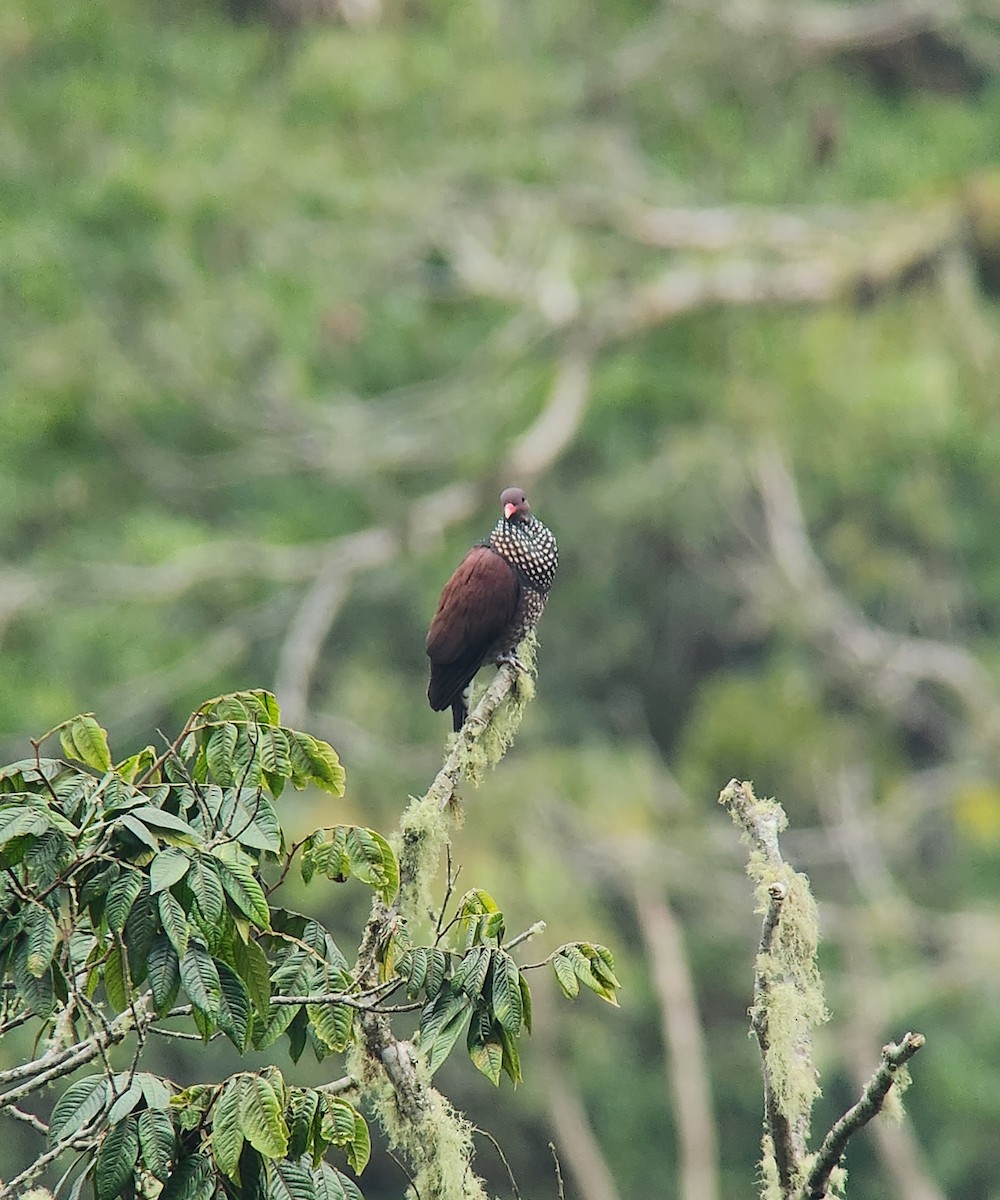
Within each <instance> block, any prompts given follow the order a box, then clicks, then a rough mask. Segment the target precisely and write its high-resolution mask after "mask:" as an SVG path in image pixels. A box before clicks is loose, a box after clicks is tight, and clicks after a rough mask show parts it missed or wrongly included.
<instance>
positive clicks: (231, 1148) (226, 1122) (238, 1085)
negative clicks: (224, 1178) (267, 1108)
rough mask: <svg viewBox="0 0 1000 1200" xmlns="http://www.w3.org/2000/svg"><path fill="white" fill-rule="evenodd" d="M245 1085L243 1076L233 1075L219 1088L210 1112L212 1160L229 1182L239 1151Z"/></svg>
mask: <svg viewBox="0 0 1000 1200" xmlns="http://www.w3.org/2000/svg"><path fill="white" fill-rule="evenodd" d="M246 1085H247V1077H246V1076H245V1075H234V1076H233V1077H232V1078H231V1079H229V1080H228V1082H227V1083H226V1086H225V1087H224V1088H223V1089H222V1095H221V1096H220V1097H219V1099H218V1100H217V1101H216V1104H215V1108H214V1109H213V1110H212V1157H213V1158H214V1159H215V1165H216V1166H217V1167H218V1168H219V1170H220V1171H221V1172H222V1173H223V1175H228V1176H229V1178H230V1179H233V1178H235V1175H236V1168H237V1166H238V1165H239V1161H240V1154H241V1153H242V1150H243V1130H242V1128H241V1126H240V1110H241V1107H242V1104H243V1092H244V1090H245V1088H246Z"/></svg>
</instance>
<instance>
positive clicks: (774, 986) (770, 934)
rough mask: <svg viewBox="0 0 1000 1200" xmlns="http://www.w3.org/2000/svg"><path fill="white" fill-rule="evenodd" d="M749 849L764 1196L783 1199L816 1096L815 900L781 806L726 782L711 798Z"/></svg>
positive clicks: (802, 1151)
mask: <svg viewBox="0 0 1000 1200" xmlns="http://www.w3.org/2000/svg"><path fill="white" fill-rule="evenodd" d="M719 803H720V804H723V805H725V807H726V808H727V809H728V811H729V814H730V816H731V817H732V818H733V821H734V822H735V823H736V824H737V825H738V826H739V827H740V828H741V829H742V832H743V840H744V841H745V842H746V843H747V844H748V845H749V847H750V855H749V861H748V863H747V873H748V874H749V875H750V876H751V878H752V879H753V880H754V882H755V883H756V885H757V886H756V899H757V911H758V912H760V913H762V914H763V918H764V920H763V927H762V931H761V941H760V947H759V950H758V953H757V960H756V966H755V971H754V994H753V1005H752V1007H751V1010H750V1015H751V1026H752V1028H753V1031H754V1034H755V1036H756V1038H757V1042H758V1045H759V1046H760V1053H761V1065H762V1071H763V1076H764V1103H765V1132H764V1138H763V1161H762V1168H763V1175H764V1180H765V1195H766V1196H767V1198H768V1200H771V1198H772V1197H779V1196H780V1197H789V1196H792V1195H794V1194H795V1191H796V1189H797V1188H798V1187H799V1185H800V1183H801V1179H802V1172H803V1169H804V1163H805V1160H806V1154H807V1142H808V1137H809V1120H810V1114H811V1111H812V1105H813V1101H814V1100H815V1099H816V1097H817V1096H818V1094H819V1087H818V1084H817V1079H816V1069H815V1067H814V1065H813V1058H812V1029H813V1027H814V1026H815V1025H818V1024H820V1023H821V1022H823V1021H825V1020H826V1019H827V1011H826V1004H825V1002H824V999H823V986H822V981H821V980H820V976H819V970H818V968H817V966H816V949H817V940H818V922H817V915H816V905H815V902H814V900H813V897H812V893H811V892H810V890H809V883H808V880H807V879H806V877H805V876H804V875H801V874H799V873H798V872H797V871H795V870H793V869H792V868H791V867H790V866H789V865H788V864H787V863H786V862H785V861H784V859H783V858H782V856H781V849H780V846H779V845H778V834H779V833H780V831H781V830H782V829H784V827H785V825H786V823H787V821H786V818H785V813H784V810H783V809H782V808H781V805H780V804H778V803H776V802H775V801H774V800H762V799H758V797H757V796H755V795H754V791H753V786H752V785H751V784H750V783H741V782H739V781H737V780H735V779H734V780H731V781H730V783H729V784H728V785H727V786H726V787H725V788H724V789H723V791H722V794H721V795H720V796H719Z"/></svg>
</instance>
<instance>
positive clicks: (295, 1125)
mask: <svg viewBox="0 0 1000 1200" xmlns="http://www.w3.org/2000/svg"><path fill="white" fill-rule="evenodd" d="M289 1109H290V1111H291V1124H290V1125H289V1130H288V1157H289V1158H301V1157H302V1155H303V1154H305V1153H307V1151H308V1150H309V1148H310V1144H311V1142H312V1130H313V1121H314V1120H315V1118H316V1114H317V1112H318V1111H319V1094H318V1093H317V1092H315V1091H313V1089H312V1088H295V1089H293V1091H292V1094H291V1099H290V1101H289Z"/></svg>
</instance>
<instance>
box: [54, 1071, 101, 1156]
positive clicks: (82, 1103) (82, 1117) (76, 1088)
mask: <svg viewBox="0 0 1000 1200" xmlns="http://www.w3.org/2000/svg"><path fill="white" fill-rule="evenodd" d="M107 1101H108V1084H107V1080H106V1079H105V1078H104V1076H103V1075H88V1076H87V1077H86V1078H85V1079H78V1080H77V1081H76V1082H75V1083H71V1084H70V1085H69V1087H68V1088H67V1089H66V1090H65V1091H64V1092H63V1094H62V1095H61V1096H60V1097H59V1099H58V1100H57V1101H56V1103H55V1106H54V1108H53V1109H52V1115H51V1116H50V1117H49V1132H48V1144H49V1146H50V1148H51V1147H52V1146H55V1145H57V1144H58V1143H59V1142H61V1141H64V1140H65V1139H66V1138H67V1137H69V1136H71V1135H72V1134H74V1133H76V1132H77V1131H78V1130H81V1129H83V1128H84V1126H85V1125H87V1124H89V1123H90V1122H91V1121H92V1120H93V1119H94V1117H96V1116H97V1115H98V1113H100V1112H101V1111H102V1109H103V1108H104V1107H105V1105H106V1103H107Z"/></svg>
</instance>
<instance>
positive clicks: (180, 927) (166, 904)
mask: <svg viewBox="0 0 1000 1200" xmlns="http://www.w3.org/2000/svg"><path fill="white" fill-rule="evenodd" d="M157 908H158V909H159V913H160V924H161V925H162V926H163V932H164V933H165V934H166V935H167V937H168V938H170V942H171V945H172V946H173V948H174V949H175V950H176V951H177V954H178V956H179V957H181V958H183V956H184V955H185V954H186V953H187V948H188V939H189V938H190V935H191V927H190V925H189V924H188V919H187V914H186V913H185V912H184V909H183V908H181V905H180V901H179V900H177V899H176V897H174V896H173V895H171V893H170V892H160V894H159V896H158V897H157Z"/></svg>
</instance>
